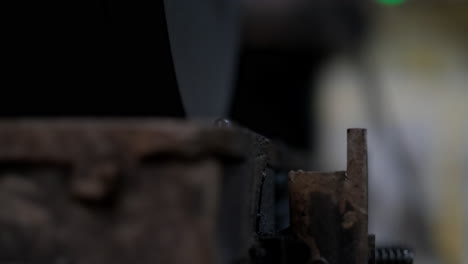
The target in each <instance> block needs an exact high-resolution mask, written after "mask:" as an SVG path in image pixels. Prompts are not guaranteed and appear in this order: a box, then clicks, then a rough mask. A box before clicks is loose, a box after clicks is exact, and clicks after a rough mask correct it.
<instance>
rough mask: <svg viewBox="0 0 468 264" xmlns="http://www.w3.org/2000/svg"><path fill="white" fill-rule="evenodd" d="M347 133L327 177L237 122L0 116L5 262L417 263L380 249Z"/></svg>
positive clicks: (361, 159)
mask: <svg viewBox="0 0 468 264" xmlns="http://www.w3.org/2000/svg"><path fill="white" fill-rule="evenodd" d="M347 137H348V150H347V154H348V162H347V169H346V170H345V171H337V172H327V173H325V172H309V171H308V170H310V168H308V163H309V162H308V161H309V160H308V157H307V155H302V154H298V153H295V152H294V151H291V150H288V149H287V148H286V147H285V146H283V145H281V144H275V143H273V142H272V141H270V140H269V139H267V138H265V137H262V136H261V135H258V134H255V133H253V132H251V131H249V130H247V129H243V128H240V127H236V126H234V125H232V124H231V123H230V122H229V121H227V120H220V121H217V122H216V125H215V126H213V125H212V124H198V123H190V122H186V121H177V120H161V119H139V120H106V119H104V120H86V119H84V120H83V119H80V120H16V121H1V122H0V146H1V148H0V263H57V264H58V263H60V264H65V263H70V264H71V263H76V264H81V263H93V264H94V263H96V264H98V263H100V264H105V263H117V264H118V263H140V264H144V263H165V264H176V263H184V264H185V263H193V264H197V263H200V264H209V263H226V264H227V263H258V264H260V263H278V264H286V263H291V264H296V263H297V264H299V263H317V264H318V263H322V264H325V263H328V264H343V263H347V264H363V263H369V264H375V263H412V253H411V251H410V250H408V249H376V248H375V238H374V236H372V235H369V234H368V231H367V219H368V210H367V193H368V190H367V180H368V173H367V145H366V130H364V129H350V130H348V133H347ZM288 193H289V194H288ZM285 197H286V198H287V197H289V210H288V209H287V208H288V206H287V203H286V207H285V208H286V210H283V209H284V208H283V209H281V208H282V207H281V206H280V204H281V201H282V199H284V198H285ZM284 205H285V204H284V203H283V207H284ZM288 220H289V226H288V227H286V228H283V227H282V226H284V225H285V223H286V224H287V222H288Z"/></svg>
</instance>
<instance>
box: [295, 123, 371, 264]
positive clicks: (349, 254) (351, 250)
mask: <svg viewBox="0 0 468 264" xmlns="http://www.w3.org/2000/svg"><path fill="white" fill-rule="evenodd" d="M289 195H290V212H291V229H292V232H293V233H294V235H296V236H297V237H298V239H300V240H302V241H303V242H304V243H305V244H307V246H308V248H309V251H310V252H309V253H310V257H309V258H310V259H309V261H312V262H314V261H324V260H326V261H327V262H328V263H330V264H341V263H350V264H361V263H366V262H367V260H368V234H367V222H368V220H367V219H368V215H367V145H366V130H363V129H349V130H348V168H347V171H342V172H331V173H322V172H304V171H293V172H291V173H290V174H289Z"/></svg>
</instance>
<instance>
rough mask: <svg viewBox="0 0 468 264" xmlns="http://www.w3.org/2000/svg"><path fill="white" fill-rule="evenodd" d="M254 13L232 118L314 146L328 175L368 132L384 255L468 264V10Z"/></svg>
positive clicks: (248, 18)
mask: <svg viewBox="0 0 468 264" xmlns="http://www.w3.org/2000/svg"><path fill="white" fill-rule="evenodd" d="M243 8H244V9H243V10H244V13H243V14H244V16H243V31H242V32H243V33H242V36H243V37H242V38H241V45H240V54H241V56H240V62H239V64H240V66H239V79H238V83H237V87H236V88H237V90H238V92H237V94H236V96H235V97H234V98H235V100H234V104H233V112H232V117H233V118H234V119H235V120H237V121H238V122H240V123H241V124H243V125H246V126H247V127H251V128H253V129H254V130H257V131H259V132H260V133H263V134H266V135H268V136H270V137H273V138H275V137H276V138H279V139H281V140H284V141H286V142H288V143H289V144H290V145H294V146H297V147H298V148H301V147H302V148H304V147H305V146H307V147H308V148H309V149H310V150H311V151H312V152H313V153H314V154H315V155H314V157H315V158H314V159H313V161H312V162H313V163H314V168H316V170H325V171H327V170H337V169H344V168H345V167H346V155H345V153H346V152H345V151H344V150H345V149H346V137H345V131H346V129H347V128H351V127H364V128H367V129H368V135H369V148H370V149H369V157H370V158H369V166H370V177H369V178H370V186H369V190H370V193H369V206H370V208H369V210H370V215H369V216H370V224H369V228H370V230H369V231H370V233H375V234H376V235H377V243H378V244H380V245H406V246H409V247H412V248H414V250H415V252H416V260H415V263H424V264H430V263H447V264H452V263H453V264H461V263H467V261H468V258H467V256H466V255H464V254H466V253H464V252H467V251H468V247H467V246H466V244H464V243H463V241H464V237H465V239H466V238H467V237H468V236H467V235H466V234H467V232H466V229H465V228H464V224H466V223H467V219H466V218H465V220H463V211H464V209H463V207H464V204H466V203H465V202H466V201H468V196H467V195H468V194H464V189H465V187H466V186H468V185H466V183H467V180H468V177H466V176H467V173H468V170H467V165H466V164H467V161H468V144H467V138H468V136H467V135H468V120H467V117H466V116H467V115H468V106H466V103H465V101H466V100H467V99H468V49H467V47H468V34H467V33H468V1H417V0H413V1H412V0H407V1H404V0H375V1H305V0H294V1H291V0H274V1H273V0H270V1H265V0H244V2H243ZM252 90H255V91H256V92H250V93H249V92H248V91H252ZM239 91H240V92H239ZM243 94H248V96H247V95H245V96H243ZM255 100H257V101H255ZM309 100H310V101H309ZM256 103H257V105H258V104H261V107H258V106H255V105H256ZM248 105H250V106H251V107H248ZM305 105H307V106H309V107H307V109H305V108H303V106H305ZM241 106H242V107H241ZM237 108H243V109H244V110H238V109H237ZM243 111H244V112H243ZM285 112H286V113H285ZM247 113H250V114H247ZM287 116H289V117H290V118H287ZM265 119H267V121H265V122H264V123H266V125H262V124H259V122H258V120H265ZM304 120H308V122H306V123H305V122H304ZM272 124H276V126H277V127H275V125H272ZM291 131H296V132H295V133H294V134H293V132H291ZM297 131H308V132H307V135H304V134H301V133H298V132H297ZM465 206H466V205H465ZM465 208H466V207H465ZM464 234H465V235H464ZM463 245H465V248H464V247H463Z"/></svg>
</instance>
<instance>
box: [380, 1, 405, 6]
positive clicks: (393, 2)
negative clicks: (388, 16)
mask: <svg viewBox="0 0 468 264" xmlns="http://www.w3.org/2000/svg"><path fill="white" fill-rule="evenodd" d="M377 2H378V3H380V4H383V5H393V6H395V5H401V4H403V3H405V2H406V0H377Z"/></svg>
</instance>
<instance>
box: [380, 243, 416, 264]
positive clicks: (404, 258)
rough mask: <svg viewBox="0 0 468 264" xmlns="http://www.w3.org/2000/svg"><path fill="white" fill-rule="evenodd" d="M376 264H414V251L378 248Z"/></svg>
mask: <svg viewBox="0 0 468 264" xmlns="http://www.w3.org/2000/svg"><path fill="white" fill-rule="evenodd" d="M375 255H376V262H375V263H376V264H412V263H413V255H414V253H413V251H412V250H410V249H407V248H397V247H394V248H377V249H376V254H375Z"/></svg>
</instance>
